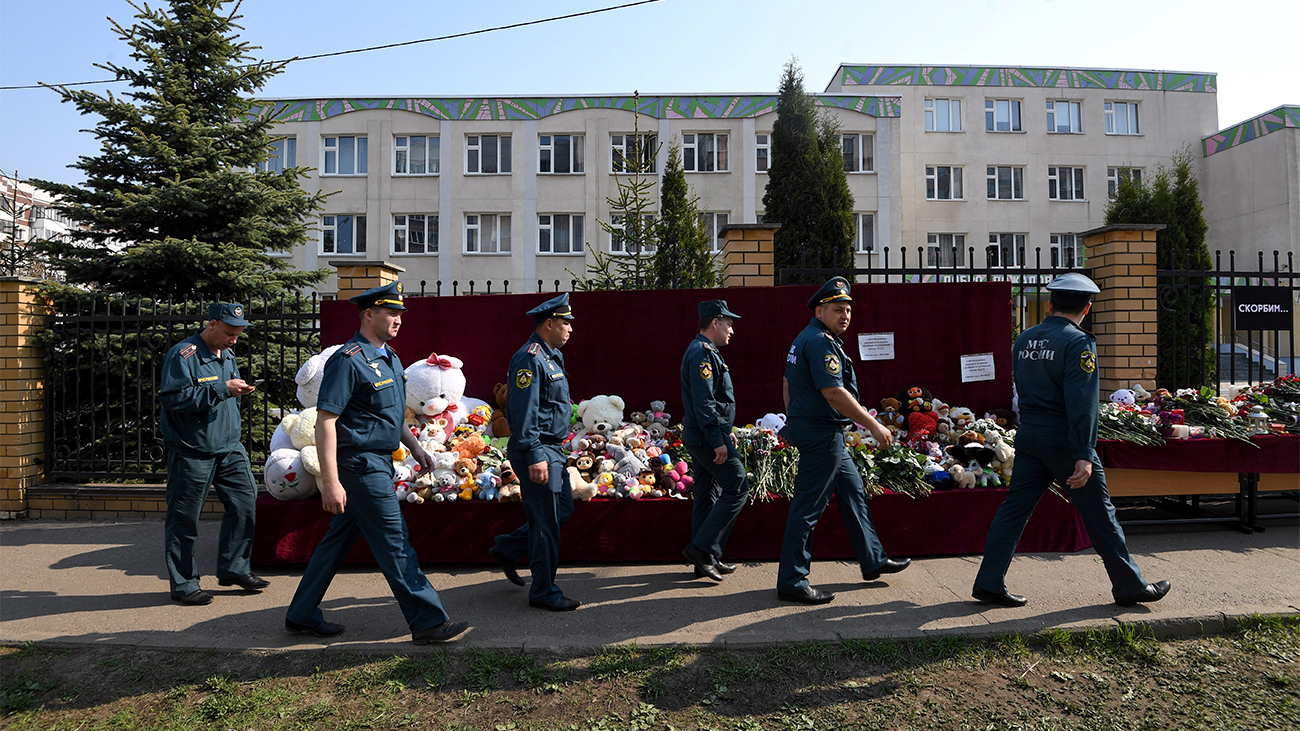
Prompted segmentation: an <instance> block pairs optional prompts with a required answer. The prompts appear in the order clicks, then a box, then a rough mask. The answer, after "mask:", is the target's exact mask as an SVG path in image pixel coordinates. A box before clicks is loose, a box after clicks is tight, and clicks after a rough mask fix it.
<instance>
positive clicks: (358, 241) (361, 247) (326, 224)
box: [318, 213, 368, 256]
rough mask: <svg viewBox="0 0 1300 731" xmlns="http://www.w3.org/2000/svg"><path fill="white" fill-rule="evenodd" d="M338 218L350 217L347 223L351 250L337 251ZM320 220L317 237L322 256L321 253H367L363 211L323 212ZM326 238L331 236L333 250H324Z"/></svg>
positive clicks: (333, 254) (345, 254) (335, 254)
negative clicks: (318, 237)
mask: <svg viewBox="0 0 1300 731" xmlns="http://www.w3.org/2000/svg"><path fill="white" fill-rule="evenodd" d="M340 218H348V219H351V220H350V221H349V224H350V226H351V229H352V230H351V231H350V232H349V236H350V237H351V245H352V251H338V248H339V243H340V241H339V239H340V235H339V231H340V229H339V221H338V219H340ZM327 219H332V220H327ZM320 222H321V223H320V239H319V247H318V248H319V251H320V254H321V255H322V256H323V255H329V256H365V255H366V254H367V253H368V251H367V249H368V246H367V243H368V242H367V241H366V214H364V213H323V214H321V217H320ZM331 234H332V237H331ZM327 238H333V241H334V243H333V244H332V246H333V248H334V249H335V250H334V251H327V250H326V248H325V240H326V239H327Z"/></svg>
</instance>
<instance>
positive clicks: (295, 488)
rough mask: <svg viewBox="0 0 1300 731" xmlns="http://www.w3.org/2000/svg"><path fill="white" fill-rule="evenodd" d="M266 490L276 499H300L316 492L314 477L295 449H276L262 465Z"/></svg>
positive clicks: (300, 453)
mask: <svg viewBox="0 0 1300 731" xmlns="http://www.w3.org/2000/svg"><path fill="white" fill-rule="evenodd" d="M262 473H263V480H264V481H265V483H266V491H267V492H268V493H270V494H271V497H273V498H275V499H277V500H301V499H303V498H308V497H311V496H312V495H315V494H316V491H317V485H316V477H315V475H313V474H312V473H310V472H308V471H307V468H306V467H304V466H303V463H302V452H300V451H298V450H297V449H277V450H275V451H273V452H271V456H269V457H267V458H266V465H265V466H264V467H263V470H262Z"/></svg>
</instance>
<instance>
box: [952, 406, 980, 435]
mask: <svg viewBox="0 0 1300 731" xmlns="http://www.w3.org/2000/svg"><path fill="white" fill-rule="evenodd" d="M948 413H949V417H950V418H951V419H952V425H953V426H954V427H956V428H957V431H959V432H960V431H962V430H964V429H969V428H970V427H971V424H974V423H975V412H974V411H971V410H970V409H968V408H966V407H965V406H954V407H953V408H952V409H950V410H949V412H948Z"/></svg>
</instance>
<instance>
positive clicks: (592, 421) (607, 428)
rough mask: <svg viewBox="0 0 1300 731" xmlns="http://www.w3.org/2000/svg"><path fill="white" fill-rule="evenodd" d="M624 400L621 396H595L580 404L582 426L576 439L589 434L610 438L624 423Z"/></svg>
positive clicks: (579, 414) (578, 412) (578, 411)
mask: <svg viewBox="0 0 1300 731" xmlns="http://www.w3.org/2000/svg"><path fill="white" fill-rule="evenodd" d="M623 406H624V403H623V399H622V398H621V397H619V396H604V395H601V396H593V397H591V398H589V399H586V400H583V401H581V402H579V403H578V410H577V412H576V413H577V415H578V419H579V420H580V424H581V426H580V427H579V429H578V432H577V434H576V435H575V436H574V439H580V438H582V437H585V436H587V435H588V434H601V435H605V436H609V435H610V434H612V433H613V432H614V431H615V430H616V429H618V428H619V426H620V425H621V424H622V423H623Z"/></svg>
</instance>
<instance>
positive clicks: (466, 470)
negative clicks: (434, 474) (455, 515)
mask: <svg viewBox="0 0 1300 731" xmlns="http://www.w3.org/2000/svg"><path fill="white" fill-rule="evenodd" d="M451 471H452V472H454V473H455V474H456V480H457V485H458V486H459V487H460V493H459V494H458V495H457V496H456V497H457V498H458V499H460V500H472V499H474V495H475V494H476V493H477V492H478V483H477V482H475V481H474V478H475V476H476V475H477V474H478V462H477V461H476V460H472V459H463V458H462V459H458V460H456V465H455V466H454V467H452V469H451Z"/></svg>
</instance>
